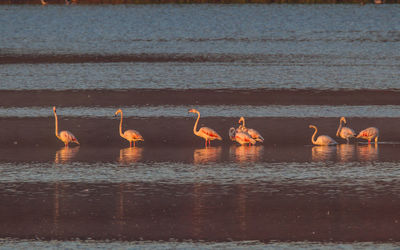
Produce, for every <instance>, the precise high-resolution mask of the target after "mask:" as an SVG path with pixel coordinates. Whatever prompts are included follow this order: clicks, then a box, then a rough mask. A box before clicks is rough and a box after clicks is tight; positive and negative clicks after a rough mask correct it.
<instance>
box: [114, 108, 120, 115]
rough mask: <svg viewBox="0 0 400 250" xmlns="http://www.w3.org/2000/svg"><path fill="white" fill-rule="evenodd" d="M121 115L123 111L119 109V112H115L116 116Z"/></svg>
mask: <svg viewBox="0 0 400 250" xmlns="http://www.w3.org/2000/svg"><path fill="white" fill-rule="evenodd" d="M119 113H121V114H122V110H121V109H118V110H117V111H116V112H115V114H114V116H117V115H118V114H119Z"/></svg>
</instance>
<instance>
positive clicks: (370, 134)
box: [357, 127, 379, 139]
mask: <svg viewBox="0 0 400 250" xmlns="http://www.w3.org/2000/svg"><path fill="white" fill-rule="evenodd" d="M378 135H379V130H378V129H377V128H374V127H370V128H366V129H364V130H362V131H361V132H360V133H359V134H358V135H357V138H364V139H372V138H374V137H377V136H378Z"/></svg>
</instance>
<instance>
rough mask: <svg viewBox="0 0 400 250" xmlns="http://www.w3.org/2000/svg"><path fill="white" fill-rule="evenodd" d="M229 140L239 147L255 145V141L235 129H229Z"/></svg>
mask: <svg viewBox="0 0 400 250" xmlns="http://www.w3.org/2000/svg"><path fill="white" fill-rule="evenodd" d="M229 138H231V140H232V141H236V142H238V143H239V144H240V145H243V144H249V145H250V144H252V145H254V144H256V140H254V139H253V138H252V137H251V136H250V135H249V134H248V133H245V132H241V131H237V129H235V128H230V129H229Z"/></svg>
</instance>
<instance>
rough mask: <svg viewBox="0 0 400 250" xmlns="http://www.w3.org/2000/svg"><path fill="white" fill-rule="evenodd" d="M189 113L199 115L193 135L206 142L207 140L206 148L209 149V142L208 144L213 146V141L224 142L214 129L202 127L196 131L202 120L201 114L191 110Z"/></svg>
mask: <svg viewBox="0 0 400 250" xmlns="http://www.w3.org/2000/svg"><path fill="white" fill-rule="evenodd" d="M189 112H190V113H196V114H197V120H196V123H195V124H194V127H193V133H194V134H195V135H197V136H199V137H201V138H204V140H206V142H205V146H206V147H207V142H208V145H211V141H212V140H215V139H217V140H220V141H222V138H221V136H220V135H219V134H218V133H217V132H215V130H214V129H212V128H208V127H201V128H200V129H199V130H198V131H196V129H197V123H198V122H199V119H200V112H199V111H197V110H196V109H191V110H189Z"/></svg>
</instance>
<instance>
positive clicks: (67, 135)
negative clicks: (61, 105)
mask: <svg viewBox="0 0 400 250" xmlns="http://www.w3.org/2000/svg"><path fill="white" fill-rule="evenodd" d="M53 113H54V117H55V123H56V136H57V138H58V139H60V140H61V141H62V142H64V144H65V146H66V147H68V144H69V143H70V142H72V143H76V144H78V145H80V144H79V142H78V139H76V137H75V136H74V135H73V134H72V133H71V132H69V131H65V130H64V131H61V132H60V134H59V133H58V119H57V112H56V107H53Z"/></svg>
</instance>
